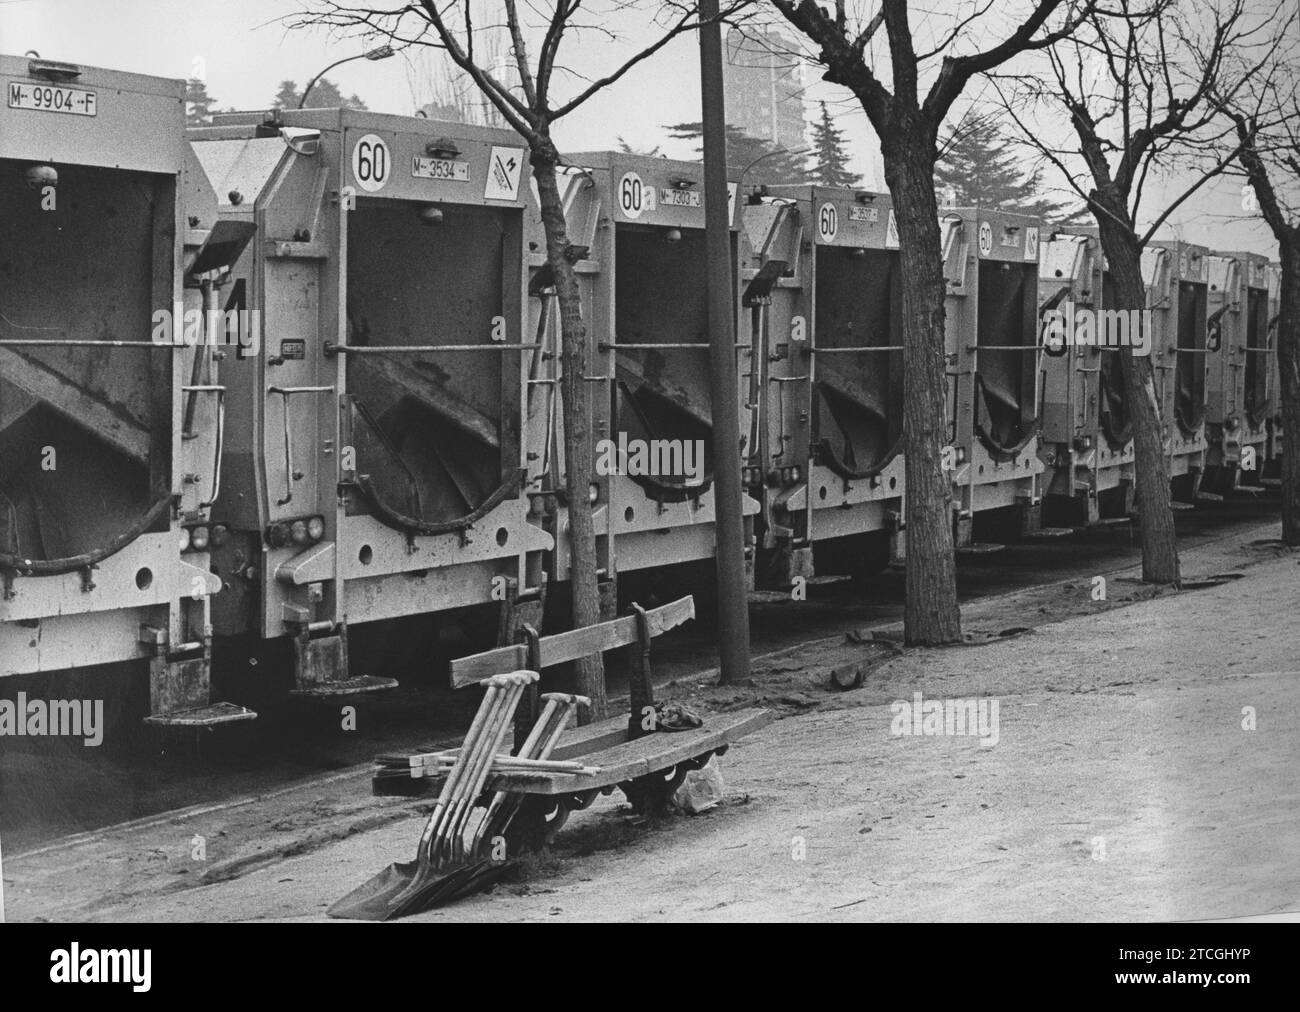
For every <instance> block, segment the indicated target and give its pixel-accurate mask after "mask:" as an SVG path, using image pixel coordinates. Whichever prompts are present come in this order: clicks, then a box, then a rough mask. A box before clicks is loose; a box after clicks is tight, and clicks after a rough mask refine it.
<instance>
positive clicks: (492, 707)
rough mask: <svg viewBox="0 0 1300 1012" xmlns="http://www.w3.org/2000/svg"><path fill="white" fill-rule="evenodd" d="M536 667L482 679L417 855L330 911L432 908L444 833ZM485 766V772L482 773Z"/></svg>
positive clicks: (389, 913)
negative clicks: (479, 696)
mask: <svg viewBox="0 0 1300 1012" xmlns="http://www.w3.org/2000/svg"><path fill="white" fill-rule="evenodd" d="M537 678H538V675H537V673H536V672H533V671H516V672H512V673H511V674H507V675H494V676H492V677H491V678H488V679H486V680H485V681H483V682H481V683H480V684H481V685H484V686H485V687H486V689H487V692H486V694H485V695H484V697H483V702H482V704H481V705H480V706H479V709H478V712H477V713H476V714H475V715H474V721H473V723H472V724H471V725H470V729H469V733H468V734H466V735H465V741H464V743H463V744H462V745H461V750H460V755H459V756H458V757H457V762H456V765H455V766H454V767H452V769H451V771H450V772H449V773H448V774H447V779H446V781H444V783H443V785H442V791H441V792H440V793H439V795H438V800H437V801H436V802H435V803H434V807H433V812H432V814H431V815H430V816H429V821H428V822H427V823H426V824H425V827H424V832H423V833H421V835H420V845H419V849H418V850H417V851H416V856H415V860H414V861H408V862H406V863H403V864H391V865H389V866H388V867H387V868H385V869H384V870H383V871H381V872H380V873H379V874H378V875H376V876H375V877H374V878H372V879H370V881H368V882H365V883H363V884H362V885H360V886H358V887H357V888H356V889H353V890H352V892H350V893H348V894H347V895H346V896H344V897H343V898H342V899H341V900H338V901H337V902H336V903H335V904H334V905H333V906H331V907H330V908H329V910H327V911H326V913H327V914H328V915H329V916H330V917H339V918H347V919H351V920H365V921H387V920H392V919H393V918H395V917H402V916H404V915H406V914H412V913H416V912H418V911H420V910H424V909H426V908H427V907H428V906H430V905H431V902H433V901H435V900H436V898H437V896H438V894H439V893H440V892H441V889H440V888H439V887H440V884H441V882H442V880H443V878H444V875H443V874H442V872H441V870H440V868H439V867H438V865H437V863H435V862H436V858H437V853H436V852H437V851H441V850H442V845H443V843H444V839H443V835H444V834H445V831H446V830H447V829H448V828H449V826H450V819H449V817H450V816H451V815H455V814H458V813H459V811H460V810H461V808H462V807H463V806H462V802H463V801H464V800H465V799H468V803H469V804H470V805H472V804H473V802H474V799H475V797H477V791H474V793H471V789H472V788H473V787H474V786H475V784H474V783H472V782H471V777H473V779H475V780H477V781H478V783H477V788H478V791H481V790H482V780H483V779H486V775H487V770H488V768H489V766H490V764H491V763H490V761H491V758H492V756H494V755H495V754H496V752H497V749H498V748H499V747H500V745H501V742H502V740H503V739H504V738H505V734H506V730H507V729H508V728H509V727H510V726H511V722H512V721H513V719H514V712H515V708H516V707H517V706H518V705H519V700H520V698H521V697H522V695H523V690H524V686H526V685H528V684H530V683H531V682H534V681H536V680H537ZM479 767H481V773H482V775H481V776H478V775H477V774H478V772H479V769H478V768H479Z"/></svg>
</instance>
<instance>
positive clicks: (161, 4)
mask: <svg viewBox="0 0 1300 1012" xmlns="http://www.w3.org/2000/svg"><path fill="white" fill-rule="evenodd" d="M300 7H301V4H300V3H299V0H0V52H5V53H10V54H15V55H20V54H22V53H24V52H26V51H27V50H36V51H37V52H39V53H40V55H41V56H43V57H46V58H48V59H57V60H67V61H70V62H75V63H86V64H93V65H98V66H105V67H112V68H115V69H119V70H129V71H136V72H139V73H146V74H156V75H159V76H164V77H180V78H185V77H191V76H196V75H197V74H198V73H199V72H200V71H201V73H202V76H204V78H205V80H206V83H207V88H208V92H209V94H210V95H212V96H213V97H214V98H215V100H216V102H217V105H218V106H219V107H221V108H226V107H234V108H241V109H246V108H266V107H269V106H270V104H271V101H272V99H273V98H274V95H275V93H276V90H277V88H278V86H279V83H280V81H282V80H286V79H288V80H294V81H297V82H298V83H299V86H300V87H301V85H302V84H303V83H304V82H305V81H307V80H308V79H310V78H311V77H312V76H314V75H315V74H316V73H318V72H319V71H320V70H321V69H323V68H324V67H325V66H326V65H327V64H329V63H331V62H332V61H334V60H337V59H340V58H341V57H344V56H347V55H349V54H350V53H353V52H360V51H361V49H362V48H363V47H362V45H361V43H360V42H359V41H356V40H348V39H340V38H337V37H331V36H330V35H329V34H328V33H327V32H326V31H325V30H323V29H311V30H302V29H295V30H288V29H287V28H286V27H285V26H284V24H282V23H281V22H280V21H279V18H281V17H282V16H284V15H286V14H293V13H295V12H296V11H298V10H299V9H300ZM641 24H644V21H642V22H641ZM632 34H633V35H634V36H635V34H636V30H634V31H633V33H632ZM620 52H621V50H620V47H619V45H618V44H617V43H611V42H609V41H607V40H605V39H602V38H600V37H597V36H594V35H588V36H585V37H581V38H580V40H579V43H578V45H577V46H575V47H573V48H572V49H571V50H570V53H569V62H570V63H573V64H578V63H580V62H581V61H582V60H584V59H594V58H595V57H596V54H600V57H601V58H602V59H606V60H617V59H618V58H619V54H620ZM424 58H426V59H427V58H429V57H424ZM698 59H699V58H698V49H697V44H696V40H695V38H694V37H693V36H686V37H683V38H681V39H679V40H676V41H675V42H674V43H672V44H670V45H669V46H668V47H667V48H666V49H665V50H663V51H662V52H661V53H659V54H658V55H657V56H656V57H655V58H654V59H653V60H651V61H648V62H647V63H645V64H643V65H642V66H641V67H639V68H637V69H636V70H634V71H633V72H632V73H631V74H629V75H628V76H627V77H626V78H624V79H623V80H622V81H620V82H619V83H618V84H617V85H616V86H614V87H613V88H611V89H609V90H608V91H607V92H605V93H603V94H601V95H599V96H597V97H596V98H594V99H593V100H592V101H591V102H590V103H589V104H588V105H586V106H584V107H583V108H582V109H580V110H579V111H578V112H577V113H575V114H574V116H573V117H572V119H569V120H566V121H564V123H563V124H562V126H561V127H559V128H558V129H557V139H558V141H559V143H560V144H561V146H562V147H563V148H565V149H567V150H571V151H577V150H592V149H600V148H607V147H613V146H614V145H615V144H616V143H617V138H618V137H620V136H621V137H623V138H625V139H626V140H627V141H628V142H629V143H630V144H632V145H633V146H634V147H637V148H653V147H655V146H656V145H663V146H664V151H665V153H667V154H669V155H673V156H679V157H690V154H691V151H690V147H689V146H686V145H682V144H680V143H678V144H676V145H674V143H673V142H666V137H665V132H664V129H663V128H664V126H666V125H667V124H671V123H677V122H682V121H686V120H698V119H699V115H700V113H699V101H700V100H699V86H698V74H699V64H698ZM329 76H330V79H331V80H333V81H335V82H336V83H337V84H338V85H339V87H340V89H341V90H342V91H343V93H344V94H352V93H356V94H358V95H360V96H361V98H362V99H364V100H365V102H366V104H367V105H368V106H370V108H372V109H375V110H378V111H383V112H394V113H402V114H409V113H411V112H412V111H414V108H415V96H413V94H412V89H411V83H410V80H411V73H410V68H409V67H408V66H407V65H406V64H405V59H404V58H403V57H402V56H398V57H394V58H392V59H388V60H384V61H380V62H370V61H364V60H358V61H355V62H353V63H349V64H345V65H343V66H342V67H339V68H338V69H337V70H335V71H333V72H331V73H330V75H329ZM806 77H807V80H808V83H809V87H808V96H807V97H808V100H809V105H808V115H809V118H810V119H811V118H812V117H813V115H814V114H815V111H816V110H815V106H814V105H813V104H812V103H813V102H815V101H817V100H819V99H824V100H827V101H828V102H829V103H830V104H831V108H832V111H833V112H834V113H835V114H836V116H837V122H838V124H839V125H840V127H841V128H843V129H844V130H845V131H846V133H847V134H848V136H849V139H850V146H851V149H852V153H853V162H852V168H853V169H854V170H855V171H858V172H861V173H863V174H864V175H865V176H866V185H871V186H875V187H877V188H883V185H884V180H883V179H881V178H880V177H879V168H878V148H877V145H876V143H875V140H874V136H873V135H872V133H871V130H870V127H869V125H868V124H867V121H866V118H865V116H864V115H862V113H861V112H860V111H857V110H856V107H855V105H854V103H853V101H852V99H851V96H847V94H846V93H845V92H844V91H843V90H842V89H839V88H836V87H833V86H830V85H827V84H825V83H823V82H821V81H820V80H819V77H820V75H819V73H818V70H817V68H816V67H810V68H809V69H808V71H807V72H806ZM974 87H976V88H978V84H976V85H975V86H974ZM1048 177H1049V181H1051V182H1056V180H1055V179H1054V178H1053V177H1052V170H1049V172H1048ZM1178 182H1179V180H1170V181H1169V184H1168V186H1169V189H1170V190H1171V191H1172V190H1174V189H1175V188H1176V184H1177V183H1178ZM1159 199H1160V197H1159V195H1158V194H1156V193H1152V197H1151V204H1152V206H1154V205H1155V204H1156V203H1157V202H1158V200H1159ZM1241 202H1242V201H1241V183H1240V182H1239V181H1232V180H1223V181H1221V182H1220V183H1219V184H1218V185H1216V186H1214V187H1212V188H1210V189H1208V190H1207V191H1206V192H1205V193H1204V194H1203V195H1201V196H1198V198H1196V199H1195V200H1193V201H1189V202H1188V203H1187V204H1186V205H1184V206H1183V207H1182V208H1181V209H1180V210H1179V212H1178V213H1177V215H1176V216H1175V218H1174V219H1173V221H1172V223H1171V228H1170V230H1168V231H1171V232H1177V234H1178V235H1179V236H1180V237H1181V238H1183V239H1185V240H1187V241H1189V242H1200V243H1204V244H1205V245H1208V246H1211V247H1216V248H1219V249H1237V248H1240V249H1254V250H1257V251H1259V252H1262V253H1267V254H1269V255H1275V254H1276V249H1275V246H1274V244H1273V243H1272V240H1271V238H1269V237H1268V234H1267V231H1266V230H1265V229H1264V228H1263V226H1262V223H1260V222H1259V221H1258V220H1251V219H1250V218H1248V217H1247V216H1246V215H1245V214H1244V213H1243V211H1242V210H1241Z"/></svg>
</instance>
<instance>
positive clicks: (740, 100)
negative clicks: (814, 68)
mask: <svg viewBox="0 0 1300 1012" xmlns="http://www.w3.org/2000/svg"><path fill="white" fill-rule="evenodd" d="M723 74H724V82H725V87H726V112H727V122H728V123H729V124H730V125H731V126H734V127H738V128H739V129H741V130H743V131H744V132H745V133H747V134H749V136H751V137H757V138H761V139H762V140H766V141H772V142H773V143H775V144H778V145H780V146H781V147H783V148H785V149H786V150H788V151H795V150H797V149H799V148H802V147H806V145H807V142H806V141H805V139H804V134H805V132H806V130H807V121H806V120H805V119H804V108H803V91H804V83H803V64H802V63H801V62H800V61H799V60H798V59H797V58H796V56H795V46H794V44H793V43H792V42H791V41H790V40H789V39H787V38H786V37H785V36H784V35H782V34H780V33H779V32H775V31H766V32H764V33H762V34H759V33H758V32H757V31H756V30H752V29H751V30H748V31H743V32H742V31H740V30H739V29H735V28H733V29H731V30H730V31H729V32H728V33H727V54H726V66H725V67H724V68H723Z"/></svg>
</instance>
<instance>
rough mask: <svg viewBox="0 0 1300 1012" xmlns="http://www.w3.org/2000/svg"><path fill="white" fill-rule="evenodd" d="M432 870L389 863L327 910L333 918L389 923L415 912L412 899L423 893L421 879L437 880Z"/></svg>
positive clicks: (413, 864)
mask: <svg viewBox="0 0 1300 1012" xmlns="http://www.w3.org/2000/svg"><path fill="white" fill-rule="evenodd" d="M437 878H438V876H437V875H436V874H435V873H433V872H432V870H426V871H425V873H424V875H423V876H421V874H420V863H419V862H418V861H407V862H405V863H403V864H390V865H389V866H388V867H387V868H385V869H384V870H383V871H381V872H380V873H379V874H378V875H376V876H375V877H374V878H372V879H370V880H369V881H367V882H363V883H362V884H361V885H359V886H357V887H356V888H355V889H353V890H352V891H351V892H350V893H348V894H347V895H346V896H344V897H343V898H342V899H341V900H337V901H335V903H334V905H333V906H331V907H330V908H329V909H328V910H327V911H325V912H326V913H327V914H328V915H329V916H330V917H339V918H344V919H347V920H354V921H389V920H392V919H393V918H394V917H401V916H402V915H403V914H407V913H414V912H415V910H416V909H419V908H418V907H416V908H412V906H411V899H412V897H413V895H414V896H418V895H419V894H420V893H421V892H422V891H423V889H422V886H423V882H422V879H432V880H434V881H435V882H436V881H437Z"/></svg>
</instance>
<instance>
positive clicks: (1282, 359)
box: [1277, 229, 1300, 546]
mask: <svg viewBox="0 0 1300 1012" xmlns="http://www.w3.org/2000/svg"><path fill="white" fill-rule="evenodd" d="M1280 246H1281V255H1282V289H1281V292H1280V293H1279V294H1280V296H1281V305H1280V307H1279V313H1278V321H1277V364H1278V376H1279V378H1280V380H1281V383H1280V386H1281V390H1280V391H1279V393H1280V396H1281V400H1282V540H1283V541H1284V542H1285V543H1286V544H1288V545H1293V546H1300V229H1292V230H1291V233H1290V234H1289V235H1287V236H1286V237H1284V238H1283V239H1282V241H1281V243H1280Z"/></svg>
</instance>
